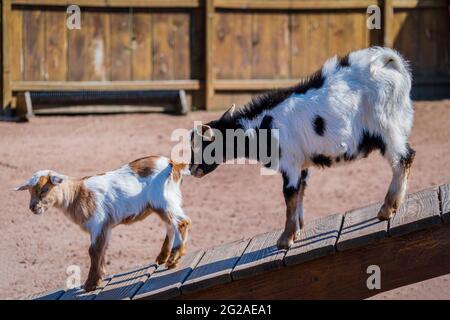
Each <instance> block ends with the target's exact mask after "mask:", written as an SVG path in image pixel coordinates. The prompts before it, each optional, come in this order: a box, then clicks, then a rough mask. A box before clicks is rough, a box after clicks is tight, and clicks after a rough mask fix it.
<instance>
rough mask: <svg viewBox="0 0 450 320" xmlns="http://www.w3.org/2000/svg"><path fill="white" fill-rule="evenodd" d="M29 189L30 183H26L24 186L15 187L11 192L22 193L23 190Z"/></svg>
mask: <svg viewBox="0 0 450 320" xmlns="http://www.w3.org/2000/svg"><path fill="white" fill-rule="evenodd" d="M30 188H31V186H30V181H26V182H25V183H24V184H22V185H20V186H18V187H15V188H14V189H13V190H14V191H23V190H28V189H30Z"/></svg>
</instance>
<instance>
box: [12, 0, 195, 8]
mask: <svg viewBox="0 0 450 320" xmlns="http://www.w3.org/2000/svg"><path fill="white" fill-rule="evenodd" d="M12 3H13V4H17V5H36V0H12ZM71 4H73V1H72V0H39V5H40V6H65V7H67V6H69V5H71ZM77 5H79V6H83V7H84V6H86V7H102V8H103V7H125V8H129V7H135V8H171V7H174V8H196V7H199V6H200V5H201V1H200V0H170V1H167V0H77Z"/></svg>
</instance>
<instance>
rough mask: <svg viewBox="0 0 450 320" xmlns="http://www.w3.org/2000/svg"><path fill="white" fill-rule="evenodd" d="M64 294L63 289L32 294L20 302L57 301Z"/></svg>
mask: <svg viewBox="0 0 450 320" xmlns="http://www.w3.org/2000/svg"><path fill="white" fill-rule="evenodd" d="M64 292H65V291H64V289H56V290H52V291H47V292H41V293H37V294H33V295H31V296H28V297H25V298H23V299H22V300H59V298H60V297H61V296H62V295H63V294H64Z"/></svg>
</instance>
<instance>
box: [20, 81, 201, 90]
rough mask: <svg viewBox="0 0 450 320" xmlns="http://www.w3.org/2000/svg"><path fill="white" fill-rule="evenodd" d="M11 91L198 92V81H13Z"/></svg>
mask: <svg viewBox="0 0 450 320" xmlns="http://www.w3.org/2000/svg"><path fill="white" fill-rule="evenodd" d="M11 88H12V90H13V91H52V90H53V91H80V90H111V91H116V90H117V91H121V90H198V89H200V82H199V81H198V80H158V81H13V82H12V84H11Z"/></svg>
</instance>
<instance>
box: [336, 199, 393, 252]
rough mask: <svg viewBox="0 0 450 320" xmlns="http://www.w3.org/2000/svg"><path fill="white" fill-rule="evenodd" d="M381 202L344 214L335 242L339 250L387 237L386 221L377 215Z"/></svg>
mask: <svg viewBox="0 0 450 320" xmlns="http://www.w3.org/2000/svg"><path fill="white" fill-rule="evenodd" d="M382 204H383V203H381V202H380V203H375V204H372V205H369V206H367V207H364V208H359V209H355V210H351V211H349V212H347V213H346V214H345V216H344V224H343V226H342V230H341V234H340V236H339V240H338V241H337V244H336V246H337V249H338V250H339V251H343V250H348V249H352V248H356V247H361V246H365V245H367V244H370V243H373V242H375V241H378V240H381V239H383V238H385V237H387V235H388V221H380V220H379V219H378V217H377V215H378V212H379V210H380V208H381V205H382Z"/></svg>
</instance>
